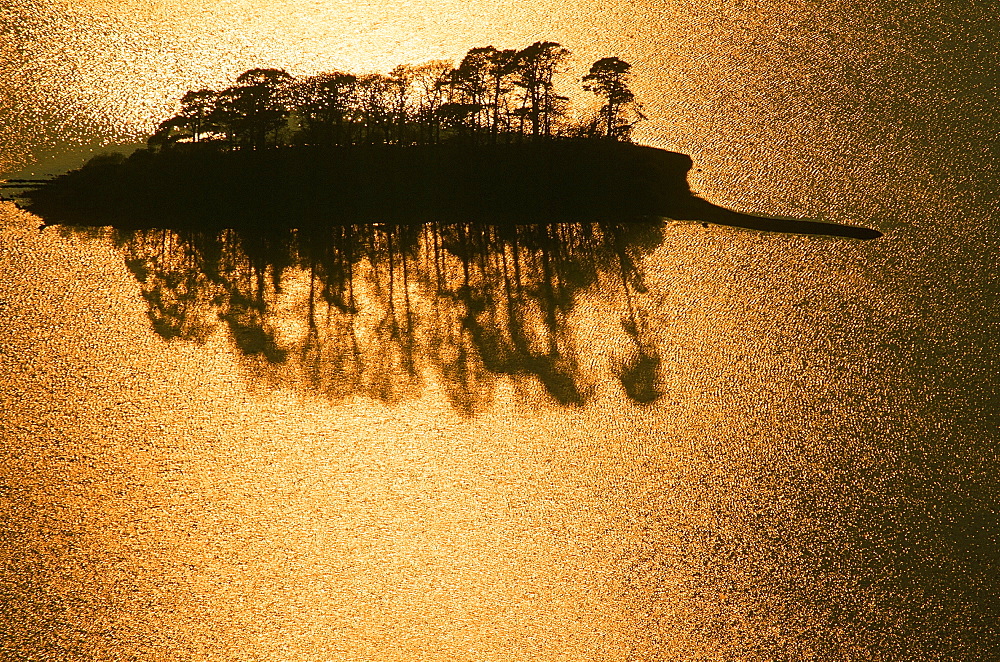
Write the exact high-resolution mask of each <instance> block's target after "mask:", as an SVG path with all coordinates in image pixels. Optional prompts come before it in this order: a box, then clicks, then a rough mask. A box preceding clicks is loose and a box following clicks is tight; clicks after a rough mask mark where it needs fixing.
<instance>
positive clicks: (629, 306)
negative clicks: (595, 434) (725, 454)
mask: <svg viewBox="0 0 1000 662" xmlns="http://www.w3.org/2000/svg"><path fill="white" fill-rule="evenodd" d="M663 230H664V226H663V224H662V223H627V224H626V223H607V222H594V223H558V224H538V225H492V224H483V223H475V222H467V223H447V224H445V223H428V224H422V225H416V224H410V225H392V224H357V225H338V226H332V227H325V228H313V229H309V230H286V229H274V230H270V231H265V232H252V233H251V232H244V231H237V230H231V229H230V230H224V231H221V232H218V233H208V232H197V231H174V230H167V229H144V230H132V231H124V230H118V231H116V233H117V234H116V237H117V241H118V243H119V244H120V246H121V248H122V249H123V250H124V252H125V255H126V263H127V265H128V268H129V269H130V270H131V272H132V273H133V274H134V275H135V277H136V280H137V281H138V282H139V283H140V285H141V289H142V296H143V298H144V299H145V301H146V303H147V306H148V315H149V319H150V322H151V324H152V328H153V330H154V331H155V332H156V333H157V334H159V335H160V336H161V337H163V338H165V339H168V340H171V339H183V340H188V341H195V342H205V341H207V340H209V339H210V338H211V337H213V335H214V334H216V333H217V332H222V333H224V334H226V335H227V336H228V338H229V340H230V342H231V343H232V345H233V346H234V347H235V348H237V349H238V350H239V353H240V355H241V357H242V362H243V364H244V365H245V366H246V367H247V368H248V369H249V370H251V371H252V372H253V373H254V374H255V375H256V376H257V377H259V378H262V379H266V380H268V381H270V382H271V383H274V384H285V385H290V384H296V385H301V386H305V387H308V388H309V389H312V390H315V391H317V392H320V393H322V394H323V395H325V396H327V397H329V398H332V399H342V398H345V397H348V396H351V395H363V396H367V397H370V398H374V399H377V400H380V401H383V402H387V403H391V402H398V401H400V400H402V399H404V398H405V397H407V395H416V394H417V393H419V392H420V390H421V389H422V388H423V387H425V386H428V385H434V386H437V387H438V388H440V389H442V390H443V391H444V393H445V394H446V395H447V398H448V400H449V402H450V403H451V404H452V405H453V406H454V407H455V408H456V409H457V410H459V411H461V412H463V413H466V414H472V413H475V412H477V411H482V410H483V409H484V408H485V407H486V406H488V405H489V403H490V402H491V401H492V398H493V395H494V393H495V391H496V390H497V387H498V385H499V383H500V382H501V381H502V380H508V381H509V382H510V383H511V384H512V385H513V386H514V387H515V389H519V390H524V389H528V390H530V389H531V387H532V384H534V385H540V387H541V388H542V389H543V391H544V393H545V394H547V396H548V398H549V399H551V400H553V401H555V402H557V403H559V404H561V405H568V406H580V405H583V404H585V403H586V402H587V401H588V399H589V398H590V397H591V396H592V395H593V393H594V390H595V387H596V384H597V382H598V381H600V380H601V379H602V376H601V375H599V374H596V372H595V370H594V368H593V365H589V366H588V362H587V361H583V360H581V349H582V348H581V347H580V346H579V343H578V342H577V340H576V337H577V334H575V333H574V309H575V308H576V306H577V304H578V303H579V302H580V300H581V297H582V296H583V293H584V292H585V291H587V290H590V289H591V288H596V289H598V290H599V291H600V292H601V296H602V304H601V310H600V311H599V315H600V316H602V317H605V318H608V317H609V316H610V318H611V319H614V318H617V321H616V325H617V326H619V327H620V330H621V332H620V334H619V336H620V340H621V341H622V343H623V344H624V345H625V346H626V348H625V350H624V351H623V352H622V355H623V356H624V357H625V358H623V359H621V360H619V361H617V362H615V364H614V365H612V366H611V367H610V370H611V372H612V374H613V376H614V378H615V379H616V380H617V381H618V382H620V384H621V386H622V388H623V390H624V393H625V394H626V395H627V397H628V398H629V399H631V400H632V401H634V402H636V403H641V404H648V403H651V402H654V401H655V400H656V399H657V398H659V397H660V395H661V390H660V384H659V377H658V374H659V370H658V368H659V364H660V355H659V353H658V351H657V349H656V347H655V346H654V344H653V342H652V340H651V338H650V334H649V330H648V325H647V322H646V320H645V317H644V315H643V313H642V308H641V306H639V305H637V303H636V296H637V295H640V294H641V293H642V292H644V291H645V286H644V284H643V273H642V268H641V261H642V257H643V256H644V255H646V254H648V253H649V252H650V251H651V250H652V249H654V248H656V247H657V246H659V245H660V244H661V243H662V239H663ZM592 317H593V312H589V313H588V320H590V319H592ZM588 323H590V322H589V321H588ZM589 363H590V364H592V363H593V362H589ZM603 377H604V378H607V377H610V375H604V376H603Z"/></svg>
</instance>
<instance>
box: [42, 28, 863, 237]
mask: <svg viewBox="0 0 1000 662" xmlns="http://www.w3.org/2000/svg"><path fill="white" fill-rule="evenodd" d="M567 55H568V51H567V50H566V49H565V48H563V47H562V46H560V45H559V44H556V43H554V42H536V43H535V44H532V45H531V46H528V47H526V48H523V49H521V50H498V49H496V48H493V47H491V46H490V47H485V48H474V49H472V50H470V51H469V52H468V54H466V56H465V57H464V58H463V59H462V61H461V62H460V63H459V64H458V65H457V66H452V65H451V64H450V63H447V62H429V63H426V64H423V65H419V66H410V65H400V66H398V67H396V68H395V69H393V70H392V72H391V73H390V74H389V75H382V74H369V75H365V76H356V75H353V74H348V73H344V72H331V73H325V74H318V75H315V76H309V77H306V78H301V79H297V78H294V77H292V76H290V75H288V74H287V73H285V72H284V71H282V70H278V69H251V70H250V71H247V72H245V73H244V74H242V75H241V76H240V77H239V78H238V79H237V80H236V84H235V85H233V86H231V87H228V88H226V89H224V90H221V91H215V90H198V91H191V92H188V93H187V94H186V95H184V97H183V99H182V100H181V108H180V112H179V113H178V114H177V115H175V116H174V117H171V118H169V119H167V120H165V121H164V122H162V123H161V124H160V126H159V129H158V130H157V131H156V133H155V134H154V135H153V136H152V137H151V138H150V139H149V148H148V149H144V150H139V151H137V152H135V153H133V154H132V155H131V156H129V157H128V158H126V157H124V156H122V155H117V154H109V155H102V156H99V157H96V158H95V159H92V160H91V161H90V162H89V163H87V164H86V165H85V166H84V167H82V168H80V169H79V170H75V171H72V172H70V173H67V174H66V175H63V176H61V177H59V178H57V179H55V180H54V181H52V182H49V183H45V184H44V185H41V186H39V187H37V188H36V189H35V190H33V191H29V192H27V193H25V194H23V195H22V197H23V198H26V199H27V204H26V207H27V208H28V210H29V211H32V212H34V213H36V214H38V215H39V216H42V217H43V218H44V219H45V222H46V223H49V224H76V225H114V226H117V227H132V228H138V227H157V226H169V227H189V228H196V229H221V228H226V227H244V228H245V227H251V226H252V227H299V228H304V227H325V226H329V225H331V224H343V223H358V222H381V223H385V222H388V223H412V222H428V221H443V222H463V221H466V220H468V219H476V220H478V221H482V222H496V223H549V222H594V221H600V222H621V221H632V220H648V219H657V218H663V217H667V218H673V219H678V220H682V219H688V220H701V221H707V222H714V223H718V224H723V225H733V226H739V227H748V228H753V229H758V230H770V231H778V232H800V233H810V234H831V235H839V236H848V237H857V238H871V237H876V236H879V233H878V232H876V231H874V230H869V229H867V228H856V227H848V226H841V225H834V224H826V223H812V222H800V221H788V220H780V219H770V218H759V217H753V216H748V215H745V214H739V213H736V212H732V211H729V210H726V209H722V208H720V207H716V206H714V205H712V204H710V203H708V202H706V201H704V200H701V199H699V198H697V197H695V196H694V195H693V194H692V193H691V191H690V189H689V187H688V184H687V172H688V171H689V169H690V168H691V160H690V158H688V157H687V156H684V155H682V154H675V153H672V152H666V151H663V150H657V149H652V148H649V147H640V146H637V145H633V144H631V143H630V142H629V138H630V135H631V132H632V127H633V126H634V125H635V123H636V122H638V121H640V120H642V119H643V116H642V113H641V111H640V107H639V104H637V102H636V101H635V96H634V94H633V93H632V91H631V90H630V89H629V80H628V77H629V73H630V69H631V67H630V65H629V64H628V63H626V62H624V61H623V60H620V59H618V58H616V57H607V58H602V59H600V60H598V61H597V62H595V63H594V64H593V65H592V66H591V68H590V71H589V73H588V74H587V75H586V76H584V77H583V79H582V82H583V86H584V89H585V90H586V91H589V92H592V93H593V94H594V95H595V96H596V98H597V99H598V102H599V103H598V105H597V106H595V108H594V109H592V110H590V111H586V112H582V113H580V112H577V113H574V112H572V111H571V109H570V108H569V105H568V98H567V97H566V96H563V95H562V94H560V93H559V89H558V85H557V84H556V78H557V76H556V74H557V73H558V72H559V71H560V70H561V68H562V64H563V61H564V60H565V59H566V57H567Z"/></svg>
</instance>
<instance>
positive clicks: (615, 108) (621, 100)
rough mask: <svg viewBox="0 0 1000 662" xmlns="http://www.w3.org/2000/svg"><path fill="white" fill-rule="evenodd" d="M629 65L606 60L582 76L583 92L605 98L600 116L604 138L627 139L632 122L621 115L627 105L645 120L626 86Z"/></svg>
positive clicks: (609, 58) (613, 59)
mask: <svg viewBox="0 0 1000 662" xmlns="http://www.w3.org/2000/svg"><path fill="white" fill-rule="evenodd" d="M631 68H632V65H630V64H629V63H628V62H625V61H624V60H620V59H618V58H617V57H606V58H602V59H600V60H598V61H597V62H595V63H594V64H593V65H592V66H591V67H590V73H588V74H587V75H586V76H584V77H583V83H584V85H583V89H585V90H587V91H588V92H593V93H594V94H596V95H597V96H599V97H601V98H603V99H604V105H603V106H601V110H600V117H601V119H602V122H603V124H604V128H605V131H606V133H605V136H607V137H608V138H611V139H613V140H628V139H629V134H630V133H631V131H632V127H633V125H634V124H635V122H634V121H633V122H631V123H629V122H627V121H626V120H625V118H624V112H625V110H626V109H628V108H629V107H630V106H631V107H632V110H634V112H635V113H636V115H637V116H638V119H639V120H641V119H645V116H644V115H643V114H642V113H641V112H639V109H638V104H636V103H635V94H633V93H632V90H630V89H629V87H628V75H629V70H630V69H631Z"/></svg>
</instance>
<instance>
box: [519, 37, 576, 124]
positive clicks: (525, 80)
mask: <svg viewBox="0 0 1000 662" xmlns="http://www.w3.org/2000/svg"><path fill="white" fill-rule="evenodd" d="M568 56H569V50H567V49H565V48H563V47H562V46H561V45H559V44H557V43H556V42H554V41H536V42H535V43H533V44H532V45H531V46H528V47H526V48H524V49H522V50H520V51H518V53H517V56H516V58H515V61H514V64H513V67H514V71H515V78H514V84H515V85H517V86H518V87H520V88H522V89H523V90H524V93H523V96H522V102H521V111H520V112H519V113H518V115H520V116H521V118H522V132H523V123H524V120H525V119H527V120H528V121H529V122H530V123H531V136H532V138H536V139H537V138H538V137H539V136H545V137H548V136H550V135H551V129H552V119H553V118H554V116H556V115H558V114H559V113H560V109H561V106H562V103H563V102H565V101H566V97H560V96H558V95H556V94H555V89H554V86H553V77H554V76H555V73H556V71H557V70H558V68H559V66H560V65H561V64H562V63H563V62H564V61H565V60H566V58H567V57H568Z"/></svg>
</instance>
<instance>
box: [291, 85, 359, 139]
mask: <svg viewBox="0 0 1000 662" xmlns="http://www.w3.org/2000/svg"><path fill="white" fill-rule="evenodd" d="M357 81H358V79H357V77H356V76H354V75H352V74H345V73H341V72H339V71H334V72H330V73H322V74H316V75H315V76H310V77H308V78H306V79H305V80H303V81H301V82H300V83H299V84H297V85H296V86H295V92H294V96H295V102H296V108H295V109H296V110H297V111H298V113H299V116H300V118H301V122H302V125H303V128H304V129H305V134H306V140H307V141H310V142H316V143H318V144H320V145H325V146H330V145H345V144H350V142H351V140H352V135H351V133H352V132H351V130H350V128H351V122H350V121H349V120H350V117H349V114H350V113H351V112H352V110H353V107H354V103H355V100H356V97H357V94H356V84H357Z"/></svg>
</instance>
